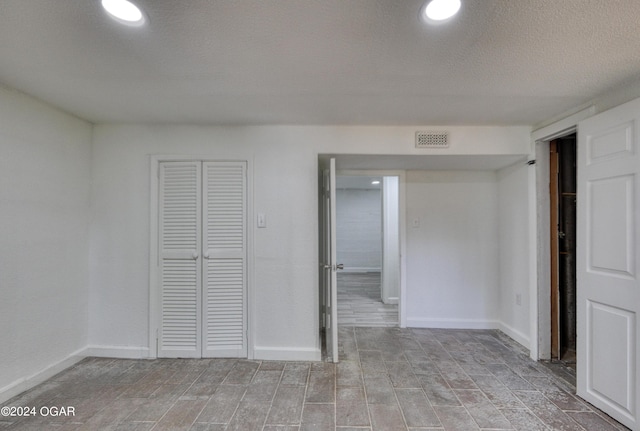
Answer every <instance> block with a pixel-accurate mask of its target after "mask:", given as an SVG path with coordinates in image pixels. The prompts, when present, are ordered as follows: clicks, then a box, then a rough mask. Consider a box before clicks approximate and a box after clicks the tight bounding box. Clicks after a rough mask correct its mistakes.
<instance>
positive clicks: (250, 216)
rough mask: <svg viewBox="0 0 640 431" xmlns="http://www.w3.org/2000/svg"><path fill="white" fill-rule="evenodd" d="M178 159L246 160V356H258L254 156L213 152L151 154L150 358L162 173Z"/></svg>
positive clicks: (155, 325) (156, 308)
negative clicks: (165, 165)
mask: <svg viewBox="0 0 640 431" xmlns="http://www.w3.org/2000/svg"><path fill="white" fill-rule="evenodd" d="M178 161H221V162H224V161H242V162H246V163H247V190H246V192H247V298H246V306H247V359H253V358H254V357H255V349H254V343H253V334H255V319H254V316H255V315H256V314H255V304H254V302H255V301H253V292H254V282H253V280H254V263H253V254H254V253H253V234H254V231H253V229H254V223H252V220H255V217H254V212H253V157H247V156H239V157H215V156H212V155H184V154H181V155H151V156H149V221H150V222H149V358H151V359H155V358H157V357H158V330H159V325H160V295H159V293H160V292H159V289H158V283H159V276H158V275H159V274H158V259H159V254H158V250H159V249H158V247H159V239H158V232H159V231H158V228H159V226H158V223H159V217H158V216H159V214H158V203H159V186H160V184H159V174H160V163H161V162H178Z"/></svg>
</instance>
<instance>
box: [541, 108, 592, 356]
mask: <svg viewBox="0 0 640 431" xmlns="http://www.w3.org/2000/svg"><path fill="white" fill-rule="evenodd" d="M594 113H595V107H593V106H591V107H589V108H587V109H584V110H582V111H579V112H576V113H575V114H573V115H571V116H569V117H567V118H565V119H563V120H560V121H558V122H556V123H553V124H551V125H549V126H546V127H543V128H541V129H538V130H535V131H534V132H532V133H531V153H530V154H529V160H535V169H531V170H530V171H529V202H530V205H529V211H530V212H529V256H530V259H529V274H530V277H529V294H530V296H529V304H530V308H529V328H530V336H529V339H530V340H531V341H530V343H529V344H530V346H529V353H530V357H531V359H533V360H536V361H537V360H539V359H544V360H548V359H550V358H551V299H550V298H551V296H550V295H551V275H550V274H551V273H550V263H551V247H550V244H549V242H550V241H549V238H550V222H549V214H550V211H551V210H550V202H549V141H552V140H553V139H557V138H560V137H562V136H566V135H569V134H571V133H573V132H576V131H577V128H578V123H579V122H580V121H582V120H584V119H586V118H589V117H591V116H593V115H594Z"/></svg>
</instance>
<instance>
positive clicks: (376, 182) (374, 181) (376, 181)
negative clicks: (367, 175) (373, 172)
mask: <svg viewBox="0 0 640 431" xmlns="http://www.w3.org/2000/svg"><path fill="white" fill-rule="evenodd" d="M371 184H373V185H374V186H375V185H378V184H380V181H378V180H373V181H371Z"/></svg>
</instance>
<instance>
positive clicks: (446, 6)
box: [424, 0, 461, 21]
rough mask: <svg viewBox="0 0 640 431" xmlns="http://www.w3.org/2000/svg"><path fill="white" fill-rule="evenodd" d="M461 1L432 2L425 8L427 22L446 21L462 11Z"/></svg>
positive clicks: (434, 0)
mask: <svg viewBox="0 0 640 431" xmlns="http://www.w3.org/2000/svg"><path fill="white" fill-rule="evenodd" d="M460 6H461V3H460V0H431V1H430V2H429V3H427V6H426V7H425V8H424V18H425V20H426V21H444V20H447V19H449V18H451V17H452V16H454V15H455V14H457V13H458V11H459V10H460Z"/></svg>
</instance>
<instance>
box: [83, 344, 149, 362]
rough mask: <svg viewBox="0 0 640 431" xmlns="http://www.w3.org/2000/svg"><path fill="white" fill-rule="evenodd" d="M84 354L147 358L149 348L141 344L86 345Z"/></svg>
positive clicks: (105, 356) (99, 356)
mask: <svg viewBox="0 0 640 431" xmlns="http://www.w3.org/2000/svg"><path fill="white" fill-rule="evenodd" d="M83 355H84V356H95V357H98V358H118V359H149V358H150V355H149V348H148V347H143V346H97V345H93V346H87V347H86V348H85V349H84V351H83Z"/></svg>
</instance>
